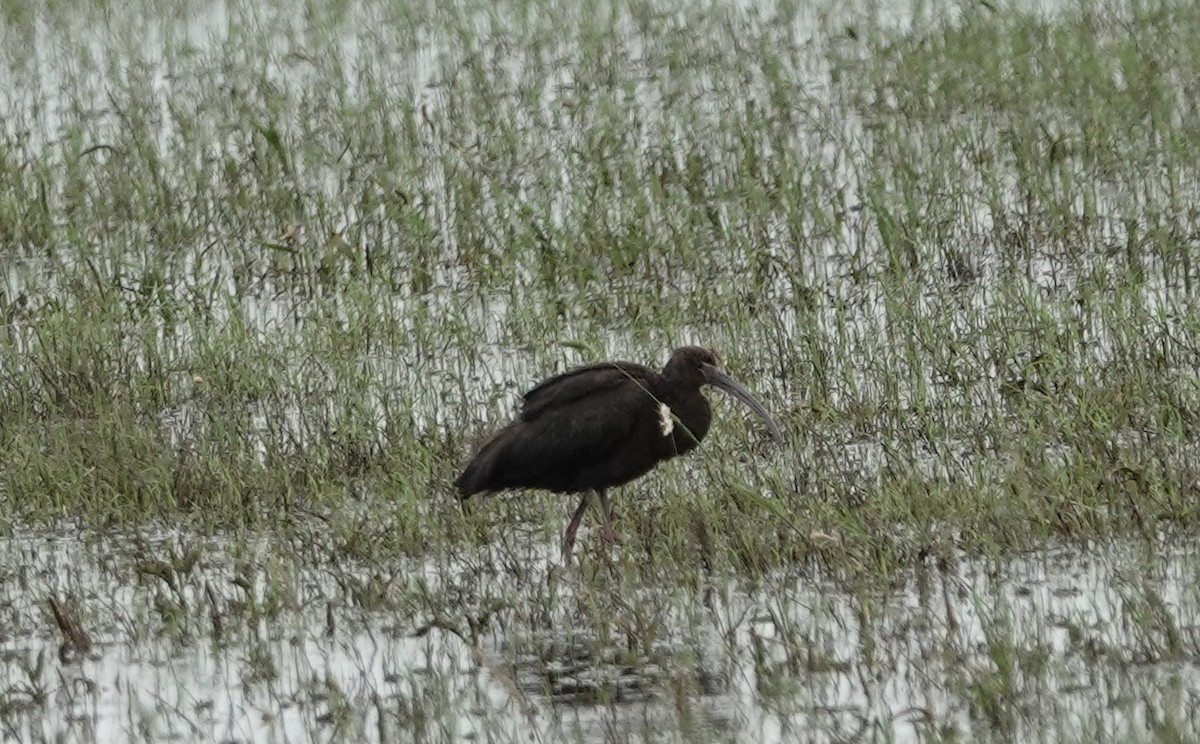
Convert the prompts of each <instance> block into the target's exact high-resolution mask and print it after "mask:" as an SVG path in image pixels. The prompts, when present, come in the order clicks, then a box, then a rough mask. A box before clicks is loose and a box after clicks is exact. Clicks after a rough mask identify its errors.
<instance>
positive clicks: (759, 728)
mask: <svg viewBox="0 0 1200 744" xmlns="http://www.w3.org/2000/svg"><path fill="white" fill-rule="evenodd" d="M185 544H186V545H188V546H189V547H188V550H192V551H198V553H199V557H198V560H196V562H195V564H194V566H193V567H192V568H191V569H190V572H189V573H187V574H184V573H182V572H181V573H179V574H178V575H177V577H176V578H177V582H176V587H177V590H176V589H173V588H171V587H169V586H168V584H167V582H165V581H163V580H162V579H161V577H159V576H157V575H155V574H154V573H153V571H151V570H150V569H148V568H147V565H146V561H145V559H144V558H141V557H139V556H141V555H143V554H144V553H146V552H147V551H149V552H155V553H157V554H162V553H163V551H164V550H165V551H167V552H171V551H175V548H174V547H172V546H182V545H185ZM175 552H176V553H177V554H179V553H182V552H183V551H182V549H180V550H178V551H175ZM552 553H553V551H552V550H551V546H546V550H545V554H546V556H549V555H551V554H552ZM229 555H238V556H239V557H238V558H236V559H233V560H232V561H231V560H230V559H229V558H228V556H229ZM1196 558H1197V554H1196V546H1194V545H1190V544H1183V545H1174V546H1171V545H1165V546H1163V547H1162V548H1161V550H1160V551H1159V553H1158V554H1154V553H1150V552H1147V551H1146V550H1145V549H1143V548H1140V547H1139V548H1135V547H1132V546H1108V547H1103V546H1094V547H1090V548H1086V549H1067V548H1063V549H1060V550H1052V551H1046V552H1041V553H1037V554H1031V555H1027V556H1023V557H1020V558H1017V559H1012V560H1004V561H985V560H969V559H966V558H964V557H961V556H959V557H955V556H950V557H948V558H944V559H942V560H940V561H939V560H935V559H932V558H930V559H927V560H926V561H925V562H924V563H923V564H922V565H921V566H920V567H919V568H916V569H913V570H910V571H906V572H905V573H904V575H901V576H897V577H895V580H894V582H893V584H892V587H891V588H890V589H887V590H886V591H883V590H878V589H863V590H861V591H860V590H856V589H854V588H853V585H847V583H846V582H845V581H841V580H839V581H833V580H830V579H827V578H823V577H822V574H821V572H815V573H814V574H813V575H809V576H803V577H800V576H791V577H789V576H775V577H770V578H768V579H766V580H764V581H763V582H761V584H760V585H758V586H748V585H745V584H744V583H742V582H738V581H717V580H711V581H709V582H706V583H702V585H701V587H700V588H699V589H698V590H697V591H695V592H692V591H688V590H686V589H678V590H675V591H674V592H672V593H667V592H666V590H664V589H662V588H661V587H657V588H656V587H649V586H646V587H641V588H637V587H633V588H632V589H630V590H628V591H629V592H630V595H629V596H626V597H624V598H622V601H623V603H624V604H622V605H619V606H618V607H617V608H616V610H615V611H614V612H613V613H612V615H611V620H609V621H605V622H598V621H597V620H596V619H595V616H589V615H588V614H587V613H586V612H583V611H581V609H582V608H581V606H580V605H579V604H578V602H579V600H580V599H581V598H580V597H579V596H577V595H576V592H575V590H574V589H572V587H573V586H574V584H575V581H576V580H577V579H578V578H579V577H578V576H576V575H575V573H576V572H578V571H583V570H595V569H596V568H597V566H598V565H600V564H595V563H592V562H585V563H584V567H582V568H581V567H578V566H575V567H571V568H568V569H564V568H562V567H555V566H554V565H553V564H552V562H551V561H550V560H549V559H548V558H547V557H543V556H541V555H540V553H538V552H531V553H529V554H528V555H525V556H522V557H521V559H520V562H521V563H523V564H525V565H527V566H529V567H530V568H529V574H528V575H529V576H538V575H542V576H543V578H544V579H545V581H544V582H531V583H527V584H524V585H520V584H518V583H517V582H516V581H515V580H514V579H513V578H512V577H506V576H505V575H504V574H503V573H502V572H483V573H481V574H480V575H478V576H472V577H468V568H467V567H466V566H459V567H458V568H455V564H454V561H450V562H448V563H445V564H442V565H440V566H432V565H426V566H410V567H408V568H407V569H406V570H404V571H400V572H398V573H397V574H396V576H394V577H392V579H391V583H388V584H387V587H388V588H386V589H384V594H389V593H390V596H392V597H393V598H396V599H398V600H399V601H398V603H396V604H395V605H393V606H392V607H390V608H389V609H388V610H379V611H368V610H363V609H361V608H356V607H354V606H352V603H350V602H349V601H348V597H349V595H348V594H347V592H346V591H345V587H346V586H347V581H348V578H352V577H353V574H349V573H345V572H343V571H341V570H340V569H334V568H332V567H323V568H321V569H312V570H295V572H294V573H293V570H294V566H293V565H292V564H291V563H289V562H288V561H286V560H284V559H282V558H281V557H280V556H279V555H274V554H272V552H271V551H270V549H267V548H265V547H264V548H262V549H256V550H247V549H245V548H234V547H232V546H230V545H226V544H224V543H222V542H221V541H219V540H214V539H206V540H201V539H199V538H189V537H188V536H185V535H173V536H170V537H167V538H161V537H160V538H157V539H156V540H153V541H146V540H138V541H130V540H129V539H127V538H120V539H117V538H114V539H112V540H110V541H106V542H105V543H103V544H95V543H89V544H87V545H85V544H84V543H83V542H81V541H79V540H77V539H74V538H70V537H55V538H48V537H45V536H25V537H19V538H14V539H9V540H5V541H4V542H3V543H2V544H0V565H3V566H5V569H4V573H5V575H4V577H3V579H4V580H3V583H2V584H0V585H2V586H3V587H4V596H3V597H2V599H0V605H2V606H0V612H2V613H3V616H4V617H5V620H6V622H5V629H4V632H3V633H4V634H3V636H2V643H0V654H2V655H3V658H4V660H5V663H4V664H3V665H2V667H0V669H2V670H3V671H2V673H0V675H2V676H0V710H2V711H3V715H2V716H0V719H2V720H3V725H4V731H5V732H6V735H7V736H8V737H9V738H13V739H17V740H22V741H30V740H39V739H44V740H50V739H58V738H59V737H65V738H66V739H67V740H77V741H115V740H122V739H127V738H130V737H144V738H148V739H151V740H165V739H180V740H196V741H231V740H232V741H268V740H291V739H301V740H305V739H308V738H309V737H314V738H319V739H322V740H327V738H331V739H335V740H347V741H362V740H367V741H389V740H396V739H402V740H411V739H413V738H416V739H418V740H423V739H424V740H461V739H463V738H465V737H467V736H469V735H472V734H474V735H476V736H478V737H481V738H486V739H487V740H493V741H528V740H530V737H533V739H534V740H550V741H555V740H561V739H563V738H566V739H567V740H574V739H576V738H578V739H579V740H583V741H605V740H625V739H629V740H635V741H650V740H655V739H658V738H661V737H662V736H664V735H667V736H669V738H671V737H673V738H678V737H683V738H685V739H697V738H699V739H711V738H718V739H720V738H728V739H736V740H742V741H767V742H773V741H793V740H796V739H797V738H799V739H803V740H807V741H842V740H845V739H847V738H855V739H859V738H865V739H868V740H888V741H920V740H928V739H930V738H944V737H946V736H955V737H962V738H966V739H977V738H984V739H987V738H995V739H997V740H1004V741H1012V740H1022V741H1031V740H1037V741H1062V740H1077V739H1079V738H1082V736H1084V735H1085V734H1086V732H1088V731H1105V732H1110V733H1111V732H1121V731H1131V732H1138V731H1145V730H1148V728H1153V726H1155V725H1163V722H1164V721H1165V722H1169V723H1171V725H1175V726H1178V727H1179V728H1180V730H1181V731H1184V732H1192V733H1193V734H1194V733H1195V732H1196V731H1200V728H1197V727H1196V725H1195V724H1196V720H1195V714H1194V713H1193V707H1192V705H1191V702H1190V701H1191V700H1192V699H1193V697H1194V696H1195V695H1197V694H1200V674H1198V673H1197V672H1198V667H1197V660H1198V659H1200V655H1198V651H1200V634H1198V628H1197V625H1196V621H1195V618H1196V617H1197V609H1198V607H1197V603H1198V600H1200V596H1198V591H1197V587H1200V582H1198V581H1197V578H1198V577H1197V566H1198V565H1200V564H1198V563H1197V561H1196ZM939 564H940V565H939ZM617 565H619V563H618V564H617ZM417 576H424V577H426V578H427V579H429V580H430V581H431V582H434V583H435V584H439V583H440V588H441V589H442V590H447V589H452V587H453V586H457V589H453V591H460V590H461V591H462V592H463V593H462V594H461V595H460V596H461V600H462V603H463V606H467V605H471V604H475V603H482V602H484V601H485V599H484V598H485V597H487V596H492V595H497V596H504V597H506V598H507V599H506V602H505V604H506V605H508V607H506V608H501V609H499V610H498V611H497V612H496V613H495V614H494V616H493V618H492V620H491V622H490V623H487V624H485V625H482V626H481V627H480V628H479V629H478V632H476V633H474V634H472V633H470V632H467V630H466V626H464V625H461V624H459V626H458V627H453V623H450V622H446V621H445V619H444V618H443V619H442V620H440V621H439V620H438V619H437V618H433V617H430V616H428V615H427V614H425V615H422V614H421V613H416V614H411V615H410V614H408V613H406V612H404V611H403V610H402V609H400V608H403V607H404V606H406V605H405V602H404V598H405V596H406V595H405V592H404V591H403V589H404V588H405V587H407V588H408V590H411V589H412V587H413V583H412V582H413V581H414V580H415V577H417ZM239 577H241V578H239ZM359 578H362V579H364V584H363V585H364V586H366V585H368V584H369V583H370V582H369V581H368V579H370V577H369V576H366V575H364V576H361V577H359ZM376 578H378V577H376ZM613 580H614V583H615V582H616V581H617V576H616V575H614V577H613ZM460 582H462V583H460ZM385 583H387V582H385ZM431 585H432V584H431ZM547 586H551V587H552V589H551V594H550V596H549V598H547V596H546V595H545V591H546V587H547ZM50 596H56V597H59V598H61V599H64V600H65V602H66V604H67V605H68V606H69V607H71V608H73V611H74V612H75V614H76V615H77V616H78V617H79V619H80V625H81V626H82V627H83V628H84V629H85V631H86V632H87V633H88V635H89V636H90V638H91V640H92V648H91V650H90V651H88V652H87V653H84V654H75V653H71V652H70V651H71V649H69V648H63V643H64V642H63V638H64V636H63V635H62V634H61V633H59V632H58V630H57V628H55V626H54V624H53V622H52V620H51V619H50V613H49V612H48V611H47V607H46V599H47V598H48V597H50ZM250 597H254V600H253V602H252V603H251V604H253V605H254V606H255V607H257V608H258V614H255V613H250V614H248V615H247V614H244V613H243V614H240V615H239V614H237V607H238V606H239V603H242V602H247V601H249V598H250ZM172 604H177V605H178V606H177V607H175V608H174V609H172V608H171V605H172ZM522 607H523V608H524V609H522ZM530 607H540V608H542V609H541V610H539V611H538V612H534V613H532V614H530V613H528V612H526V610H527V609H528V608H530ZM214 608H215V614H216V615H219V616H221V617H222V620H220V621H214V620H213V617H214ZM172 613H174V614H172ZM171 617H174V618H175V619H174V620H173V621H171V622H168V621H167V618H171ZM639 621H640V622H643V623H644V625H643V627H641V628H639V629H637V632H636V633H634V632H632V631H631V632H626V631H630V630H631V626H633V625H636V623H637V622H639ZM217 623H220V624H221V625H222V628H221V630H220V632H218V631H217V630H216V629H215V628H216V624H217ZM650 637H652V638H653V640H652V641H650V642H649V643H647V642H646V640H645V639H646V638H650ZM1000 703H1002V704H1000ZM664 732H666V733H664Z"/></svg>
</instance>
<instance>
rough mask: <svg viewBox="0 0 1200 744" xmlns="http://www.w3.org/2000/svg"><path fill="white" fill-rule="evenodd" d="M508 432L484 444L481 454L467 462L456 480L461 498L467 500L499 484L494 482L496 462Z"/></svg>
mask: <svg viewBox="0 0 1200 744" xmlns="http://www.w3.org/2000/svg"><path fill="white" fill-rule="evenodd" d="M507 434H508V431H507V430H506V431H502V432H500V433H499V434H497V435H496V436H495V437H493V438H492V439H491V441H489V442H488V443H487V444H485V445H483V447H482V448H481V449H480V450H479V454H477V455H475V457H474V458H472V459H471V462H469V463H467V467H466V468H464V469H463V472H462V475H460V476H458V478H456V479H455V480H454V487H455V488H457V489H458V496H459V498H461V499H463V500H464V501H465V500H467V499H469V498H471V497H472V496H474V495H475V494H477V493H483V492H484V491H491V490H494V489H496V488H497V487H498V486H499V484H497V483H495V482H494V480H495V478H494V474H495V471H496V462H497V460H498V459H499V457H500V453H501V451H502V450H503V448H504V443H505V442H506V441H507V436H506V435H507Z"/></svg>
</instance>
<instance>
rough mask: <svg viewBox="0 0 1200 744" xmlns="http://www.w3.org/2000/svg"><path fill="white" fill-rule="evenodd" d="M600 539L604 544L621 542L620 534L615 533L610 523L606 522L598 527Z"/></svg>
mask: <svg viewBox="0 0 1200 744" xmlns="http://www.w3.org/2000/svg"><path fill="white" fill-rule="evenodd" d="M600 540H601V541H602V542H603V543H604V544H605V545H616V544H618V543H620V542H621V536H620V535H618V534H617V531H616V530H614V529H613V526H612V525H611V524H606V525H604V526H603V527H601V528H600Z"/></svg>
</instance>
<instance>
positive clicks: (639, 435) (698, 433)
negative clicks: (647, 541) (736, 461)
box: [454, 346, 783, 558]
mask: <svg viewBox="0 0 1200 744" xmlns="http://www.w3.org/2000/svg"><path fill="white" fill-rule="evenodd" d="M716 365H717V358H716V355H715V354H714V353H713V352H712V351H710V350H708V349H702V348H699V347H696V346H684V347H682V348H680V349H676V350H675V352H674V353H673V354H671V360H670V361H669V362H667V366H666V367H664V368H663V370H662V372H656V371H654V370H653V369H650V368H649V367H644V366H642V365H640V364H632V363H630V362H604V363H602V364H592V365H588V366H586V367H578V368H576V369H572V370H570V371H568V372H564V373H562V374H561V375H557V376H555V377H551V378H550V379H548V380H545V381H544V382H542V383H541V384H539V385H538V386H537V387H535V388H533V389H532V390H530V391H529V392H527V393H525V396H524V401H525V402H524V405H523V406H522V408H521V414H520V416H519V417H518V418H517V420H516V421H514V422H512V423H511V424H509V425H508V426H506V427H505V428H503V429H501V430H500V431H499V432H497V433H496V434H495V435H494V436H493V437H492V438H491V439H489V440H488V442H487V443H486V444H484V445H483V447H482V448H481V449H480V450H479V453H478V454H476V455H475V457H474V459H472V460H471V462H470V463H469V464H468V465H467V467H466V469H465V470H463V473H462V475H460V476H458V479H457V480H456V481H454V485H455V487H457V488H458V492H459V494H460V495H461V496H462V498H463V499H464V500H465V499H467V498H469V497H471V496H472V495H474V494H477V493H481V492H485V491H499V490H501V489H505V488H544V489H546V490H548V491H555V492H558V493H583V494H584V496H583V498H582V499H581V500H580V501H579V506H578V507H577V508H576V509H575V514H574V516H572V517H571V522H570V523H569V524H568V525H567V529H566V532H565V533H564V534H563V540H562V551H563V557H564V558H567V557H569V556H570V554H571V548H572V546H573V545H574V544H575V532H576V530H578V529H579V521H580V519H582V518H583V513H584V512H585V511H586V510H587V505H588V503H589V502H590V501H591V497H592V495H593V494H595V498H596V500H597V502H598V504H599V507H600V511H601V514H602V515H603V517H604V525H605V538H606V539H612V537H613V532H612V526H611V524H612V513H611V509H610V508H609V504H608V496H607V494H606V491H607V489H609V488H613V487H615V486H620V485H624V484H626V483H628V482H629V481H631V480H633V479H634V478H637V477H638V476H641V475H644V474H646V473H647V472H649V471H650V470H651V469H652V468H653V467H654V466H655V465H657V464H658V463H660V462H662V461H663V460H669V459H671V458H672V457H675V456H676V455H682V454H684V453H687V452H690V451H691V450H693V449H695V448H696V446H697V445H698V444H700V441H701V440H703V439H704V435H705V434H707V433H708V427H709V424H711V423H712V408H711V407H709V404H708V400H707V399H705V397H704V396H703V395H702V394H701V393H700V388H701V386H703V385H706V384H707V385H712V386H714V387H718V388H720V389H722V390H724V391H725V392H727V393H729V394H730V395H732V396H733V397H735V398H737V399H738V400H740V401H741V402H743V403H745V404H746V405H747V406H749V408H750V410H752V411H754V412H755V413H756V414H758V415H759V416H760V417H761V418H762V419H763V421H765V422H766V424H767V430H768V431H769V432H770V433H771V437H772V438H773V439H774V440H775V441H776V442H782V441H783V435H782V434H781V433H780V431H779V427H778V426H777V425H776V424H775V422H774V421H773V420H772V419H771V416H770V415H769V414H768V413H767V410H766V409H765V408H763V406H762V404H761V403H759V402H758V401H757V400H755V399H754V397H753V396H752V395H750V392H749V391H748V390H746V388H745V387H743V386H742V385H741V384H739V383H738V382H737V381H735V380H733V379H732V378H730V377H729V376H728V375H726V374H725V373H724V372H722V371H721V370H720V369H719V368H718V367H717V366H716Z"/></svg>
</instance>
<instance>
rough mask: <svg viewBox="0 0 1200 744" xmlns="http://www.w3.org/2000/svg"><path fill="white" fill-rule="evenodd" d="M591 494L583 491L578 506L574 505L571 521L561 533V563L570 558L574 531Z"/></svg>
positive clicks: (573, 542)
mask: <svg viewBox="0 0 1200 744" xmlns="http://www.w3.org/2000/svg"><path fill="white" fill-rule="evenodd" d="M591 495H592V494H591V492H588V493H585V494H584V495H583V498H581V499H580V500H579V506H577V507H575V514H574V515H572V516H571V522H570V523H569V524H568V525H567V531H566V532H564V533H563V539H562V558H563V563H566V562H567V561H569V560H571V548H573V547H575V533H576V532H578V531H579V522H580V520H582V519H583V513H584V512H585V511H587V508H588V503H589V502H591Z"/></svg>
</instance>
